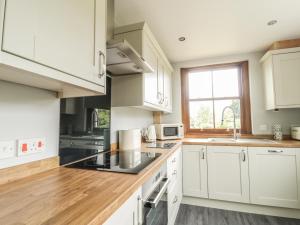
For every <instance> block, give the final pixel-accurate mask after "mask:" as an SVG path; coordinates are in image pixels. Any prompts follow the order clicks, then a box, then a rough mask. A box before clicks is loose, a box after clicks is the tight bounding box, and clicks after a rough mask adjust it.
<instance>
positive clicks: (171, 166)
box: [167, 148, 182, 225]
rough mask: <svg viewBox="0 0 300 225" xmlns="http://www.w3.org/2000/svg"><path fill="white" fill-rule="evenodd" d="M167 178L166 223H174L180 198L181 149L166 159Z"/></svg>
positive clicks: (171, 224) (169, 224)
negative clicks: (168, 181)
mask: <svg viewBox="0 0 300 225" xmlns="http://www.w3.org/2000/svg"><path fill="white" fill-rule="evenodd" d="M167 169H168V178H169V179H170V183H169V186H168V225H173V224H174V223H175V220H176V217H177V213H178V210H179V207H180V203H181V200H182V172H181V171H182V150H181V148H178V149H177V151H176V152H175V153H174V154H173V155H172V156H171V157H170V158H169V159H168V161H167Z"/></svg>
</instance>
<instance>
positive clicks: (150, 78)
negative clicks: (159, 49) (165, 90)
mask: <svg viewBox="0 0 300 225" xmlns="http://www.w3.org/2000/svg"><path fill="white" fill-rule="evenodd" d="M143 49H144V50H143V52H144V56H145V60H146V61H147V62H148V63H149V65H150V66H151V67H152V69H153V72H152V73H145V74H144V95H145V97H144V98H145V99H144V101H145V102H148V103H150V104H153V105H157V104H158V86H157V74H158V56H157V53H156V51H155V49H154V48H153V46H152V45H151V42H149V41H148V42H145V43H144V45H143Z"/></svg>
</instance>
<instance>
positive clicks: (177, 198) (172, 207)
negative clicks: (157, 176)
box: [168, 183, 181, 224]
mask: <svg viewBox="0 0 300 225" xmlns="http://www.w3.org/2000/svg"><path fill="white" fill-rule="evenodd" d="M180 202H181V194H180V187H179V185H178V183H177V184H176V185H175V186H174V187H171V188H170V189H169V191H168V218H169V224H173V223H174V222H173V221H175V219H176V216H177V212H178V209H179V207H180ZM170 222H171V223H170Z"/></svg>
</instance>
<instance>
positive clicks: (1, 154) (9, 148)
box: [0, 141, 16, 159]
mask: <svg viewBox="0 0 300 225" xmlns="http://www.w3.org/2000/svg"><path fill="white" fill-rule="evenodd" d="M15 156H16V143H15V142H14V141H0V159H7V158H12V157H15Z"/></svg>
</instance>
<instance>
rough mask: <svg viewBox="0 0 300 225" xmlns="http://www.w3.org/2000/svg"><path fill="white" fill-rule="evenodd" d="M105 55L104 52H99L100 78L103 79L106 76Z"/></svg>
mask: <svg viewBox="0 0 300 225" xmlns="http://www.w3.org/2000/svg"><path fill="white" fill-rule="evenodd" d="M105 72H106V69H105V55H104V53H103V52H101V51H99V74H98V76H99V78H102V77H103V76H104V75H105Z"/></svg>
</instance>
